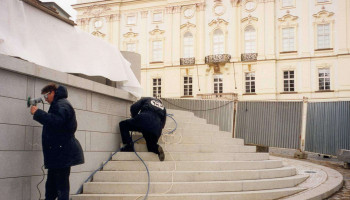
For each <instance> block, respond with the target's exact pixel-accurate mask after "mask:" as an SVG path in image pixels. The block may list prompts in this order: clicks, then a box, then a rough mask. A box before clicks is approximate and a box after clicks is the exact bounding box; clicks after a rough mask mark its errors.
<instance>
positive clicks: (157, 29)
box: [149, 28, 165, 35]
mask: <svg viewBox="0 0 350 200" xmlns="http://www.w3.org/2000/svg"><path fill="white" fill-rule="evenodd" d="M164 32H165V31H163V30H160V29H159V28H155V29H154V30H153V31H151V32H149V34H151V35H162V34H163V33H164Z"/></svg>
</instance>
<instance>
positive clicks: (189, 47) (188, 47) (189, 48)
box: [183, 32, 194, 58]
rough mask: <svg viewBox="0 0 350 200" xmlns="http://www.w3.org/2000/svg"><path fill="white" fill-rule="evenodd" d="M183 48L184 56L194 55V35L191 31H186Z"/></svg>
mask: <svg viewBox="0 0 350 200" xmlns="http://www.w3.org/2000/svg"><path fill="white" fill-rule="evenodd" d="M183 50H184V51H183V52H184V55H183V56H184V58H192V57H194V48H193V35H192V33H190V32H186V33H185V35H184V41H183Z"/></svg>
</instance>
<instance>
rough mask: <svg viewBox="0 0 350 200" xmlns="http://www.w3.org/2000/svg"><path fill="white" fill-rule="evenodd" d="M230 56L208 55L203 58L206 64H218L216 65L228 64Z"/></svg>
mask: <svg viewBox="0 0 350 200" xmlns="http://www.w3.org/2000/svg"><path fill="white" fill-rule="evenodd" d="M230 59H231V55H229V54H216V55H209V56H206V57H205V63H206V64H218V63H228V62H230Z"/></svg>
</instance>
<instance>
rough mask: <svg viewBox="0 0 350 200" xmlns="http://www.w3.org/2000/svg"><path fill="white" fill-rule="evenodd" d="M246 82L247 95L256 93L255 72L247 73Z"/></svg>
mask: <svg viewBox="0 0 350 200" xmlns="http://www.w3.org/2000/svg"><path fill="white" fill-rule="evenodd" d="M244 82H245V84H244V85H245V90H244V91H245V93H246V94H251V93H255V91H256V85H255V72H246V73H245V75H244Z"/></svg>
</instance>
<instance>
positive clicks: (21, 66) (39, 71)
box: [0, 54, 136, 101]
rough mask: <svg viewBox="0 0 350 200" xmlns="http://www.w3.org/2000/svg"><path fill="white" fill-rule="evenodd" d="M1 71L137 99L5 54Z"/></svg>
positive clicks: (123, 97) (125, 93) (105, 86)
mask: <svg viewBox="0 0 350 200" xmlns="http://www.w3.org/2000/svg"><path fill="white" fill-rule="evenodd" d="M0 69H4V70H8V71H11V72H16V73H19V74H23V75H27V76H32V77H36V78H40V79H44V80H48V81H51V82H57V83H59V84H64V85H67V86H72V87H75V88H80V89H84V90H88V91H91V92H96V93H99V94H104V95H107V96H111V97H117V98H120V99H124V100H129V101H135V100H136V97H134V96H132V95H131V94H130V93H128V92H126V91H124V90H121V89H118V88H113V87H110V86H107V85H103V84H101V83H97V82H94V81H90V80H87V79H84V78H80V77H77V76H73V75H70V74H67V73H64V72H59V71H56V70H53V69H50V68H47V67H43V66H40V65H37V64H35V63H31V62H29V61H27V60H23V59H21V58H17V57H12V56H8V55H4V54H0Z"/></svg>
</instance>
